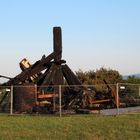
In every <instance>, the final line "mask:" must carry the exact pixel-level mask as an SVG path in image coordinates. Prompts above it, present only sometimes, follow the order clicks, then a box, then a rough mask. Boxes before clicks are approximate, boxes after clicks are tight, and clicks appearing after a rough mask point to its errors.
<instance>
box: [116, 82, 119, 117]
mask: <svg viewBox="0 0 140 140" xmlns="http://www.w3.org/2000/svg"><path fill="white" fill-rule="evenodd" d="M116 93H117V95H116V98H117V115H119V83H117V84H116Z"/></svg>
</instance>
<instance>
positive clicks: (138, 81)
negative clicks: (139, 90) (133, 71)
mask: <svg viewBox="0 0 140 140" xmlns="http://www.w3.org/2000/svg"><path fill="white" fill-rule="evenodd" d="M125 82H126V83H133V84H140V78H138V77H135V76H134V75H133V76H128V78H127V79H126V80H125Z"/></svg>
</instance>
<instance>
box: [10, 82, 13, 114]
mask: <svg viewBox="0 0 140 140" xmlns="http://www.w3.org/2000/svg"><path fill="white" fill-rule="evenodd" d="M10 115H13V85H11V105H10Z"/></svg>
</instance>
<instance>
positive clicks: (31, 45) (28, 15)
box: [0, 0, 140, 77]
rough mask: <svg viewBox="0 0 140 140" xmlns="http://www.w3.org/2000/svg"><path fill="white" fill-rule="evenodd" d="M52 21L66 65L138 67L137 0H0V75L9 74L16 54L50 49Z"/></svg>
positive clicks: (124, 70) (34, 56) (36, 54)
mask: <svg viewBox="0 0 140 140" xmlns="http://www.w3.org/2000/svg"><path fill="white" fill-rule="evenodd" d="M54 26H61V28H62V33H63V59H65V60H66V61H67V64H68V65H69V66H70V67H71V69H72V70H74V71H77V70H78V69H82V70H84V71H85V70H96V69H99V68H100V67H105V68H111V69H116V70H118V71H119V72H120V73H121V74H123V75H127V74H133V73H139V72H140V63H139V60H140V1H139V0H0V49H1V51H0V60H1V61H0V67H1V68H0V74H1V75H7V76H11V77H13V76H15V75H16V74H18V73H19V72H20V68H19V66H18V63H19V61H20V60H21V59H22V58H24V57H26V58H28V59H29V60H30V61H31V62H32V63H34V62H35V61H37V60H38V59H40V58H41V57H42V55H43V54H46V55H48V54H49V53H51V52H52V45H53V44H52V29H53V27H54Z"/></svg>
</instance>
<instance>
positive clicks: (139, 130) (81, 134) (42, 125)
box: [0, 114, 140, 140]
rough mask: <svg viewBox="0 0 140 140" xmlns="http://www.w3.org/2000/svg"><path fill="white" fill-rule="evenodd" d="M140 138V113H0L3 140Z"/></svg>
mask: <svg viewBox="0 0 140 140" xmlns="http://www.w3.org/2000/svg"><path fill="white" fill-rule="evenodd" d="M5 139H6V140H19V139H25V140H28V139H29V140H139V139H140V115H139V114H136V115H123V116H118V117H115V116H92V115H81V116H80V115H79V116H70V117H62V118H59V117H51V116H5V115H4V116H3V115H1V116H0V140H5Z"/></svg>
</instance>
